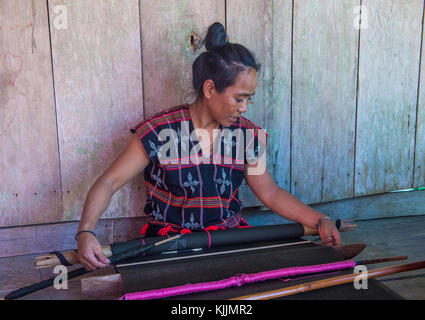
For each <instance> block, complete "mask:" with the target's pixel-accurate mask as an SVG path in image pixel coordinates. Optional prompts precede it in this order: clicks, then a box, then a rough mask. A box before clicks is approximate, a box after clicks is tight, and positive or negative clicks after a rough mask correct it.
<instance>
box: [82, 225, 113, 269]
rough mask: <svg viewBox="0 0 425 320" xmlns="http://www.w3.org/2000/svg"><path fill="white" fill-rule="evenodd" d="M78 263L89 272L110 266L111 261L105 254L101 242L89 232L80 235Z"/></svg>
mask: <svg viewBox="0 0 425 320" xmlns="http://www.w3.org/2000/svg"><path fill="white" fill-rule="evenodd" d="M78 261H79V262H80V263H81V264H82V265H83V266H84V267H85V268H86V270H87V271H93V270H96V269H98V268H104V267H107V266H108V265H109V260H108V259H107V258H106V256H105V255H104V254H103V250H102V247H101V245H100V243H99V241H98V240H97V239H96V237H95V236H94V235H92V234H91V233H88V232H84V233H81V234H79V235H78Z"/></svg>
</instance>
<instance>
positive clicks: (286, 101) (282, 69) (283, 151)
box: [267, 0, 292, 191]
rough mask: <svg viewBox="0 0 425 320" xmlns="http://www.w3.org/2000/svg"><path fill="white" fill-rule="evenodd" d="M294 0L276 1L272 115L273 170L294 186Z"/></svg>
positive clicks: (286, 186) (285, 184) (280, 180)
mask: <svg viewBox="0 0 425 320" xmlns="http://www.w3.org/2000/svg"><path fill="white" fill-rule="evenodd" d="M291 57H292V2H291V1H281V0H274V1H273V68H272V72H273V100H272V103H271V106H269V107H270V108H273V118H272V119H269V120H270V124H269V127H268V128H267V129H268V133H269V134H270V136H269V141H268V146H267V148H268V154H267V155H268V157H269V158H268V159H269V171H270V173H271V174H272V176H273V178H274V179H275V181H276V183H277V184H278V185H279V186H280V187H281V188H283V189H285V190H287V191H289V190H290V170H291V168H290V158H291V141H290V137H291V82H292V76H291Z"/></svg>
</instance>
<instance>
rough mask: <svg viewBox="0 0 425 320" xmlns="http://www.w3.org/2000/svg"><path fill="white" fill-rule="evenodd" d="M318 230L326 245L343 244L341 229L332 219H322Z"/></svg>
mask: <svg viewBox="0 0 425 320" xmlns="http://www.w3.org/2000/svg"><path fill="white" fill-rule="evenodd" d="M318 232H319V235H320V238H321V239H322V242H323V244H324V245H325V246H339V245H341V238H340V235H339V231H338V229H337V228H336V226H335V223H333V221H332V220H330V219H322V220H321V221H320V222H319V223H318Z"/></svg>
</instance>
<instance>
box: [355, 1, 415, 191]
mask: <svg viewBox="0 0 425 320" xmlns="http://www.w3.org/2000/svg"><path fill="white" fill-rule="evenodd" d="M363 6H364V7H365V8H366V10H367V15H368V18H367V29H365V30H361V40H360V41H361V45H360V62H359V89H358V90H359V93H358V95H359V96H358V117H357V128H358V130H357V144H356V179H355V196H361V195H366V194H374V193H382V192H386V191H390V190H397V189H405V188H409V187H411V186H412V184H413V157H414V152H413V151H414V139H415V137H414V135H415V118H416V103H417V90H418V75H419V55H420V43H421V31H422V26H421V23H422V15H423V1H420V0H417V1H414V0H412V1H406V2H405V1H387V0H385V1H383V0H373V1H370V0H364V1H363Z"/></svg>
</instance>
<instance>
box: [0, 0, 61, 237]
mask: <svg viewBox="0 0 425 320" xmlns="http://www.w3.org/2000/svg"><path fill="white" fill-rule="evenodd" d="M0 150H1V151H0V179H1V182H0V227H6V226H14V225H24V224H36V223H47V222H51V221H57V220H60V218H61V212H62V199H61V185H60V172H59V154H58V146H57V133H56V115H55V104H54V93H53V85H52V68H51V55H50V45H49V30H48V17H47V8H46V2H45V1H27V0H18V1H15V0H2V1H0ZM2 245H3V244H2Z"/></svg>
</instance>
